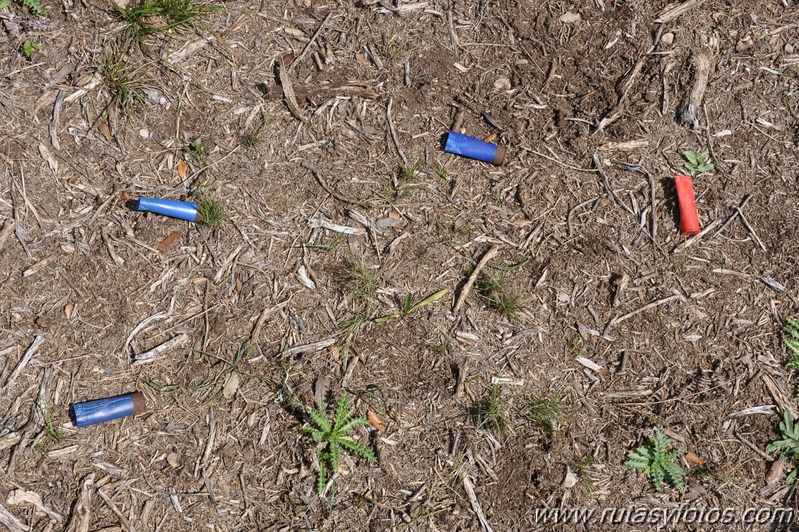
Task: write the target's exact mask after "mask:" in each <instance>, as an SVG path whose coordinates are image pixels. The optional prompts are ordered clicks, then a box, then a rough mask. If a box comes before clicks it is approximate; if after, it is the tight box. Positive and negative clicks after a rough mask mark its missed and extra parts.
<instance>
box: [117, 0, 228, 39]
mask: <svg viewBox="0 0 799 532" xmlns="http://www.w3.org/2000/svg"><path fill="white" fill-rule="evenodd" d="M116 7H117V11H118V12H119V15H120V16H121V17H122V19H123V20H124V21H125V22H127V23H128V25H129V28H130V34H131V39H132V40H133V42H134V43H135V44H136V45H137V46H140V45H142V44H143V43H144V41H145V40H147V38H148V37H151V36H153V35H157V34H163V33H169V32H172V31H186V30H188V29H190V28H194V27H196V26H197V25H199V21H200V19H202V17H204V16H206V15H210V14H211V13H215V12H217V11H220V10H221V9H222V7H221V6H217V5H214V4H211V3H207V2H198V1H197V0H134V1H133V2H131V3H130V4H129V5H127V6H124V7H123V6H121V5H119V4H116Z"/></svg>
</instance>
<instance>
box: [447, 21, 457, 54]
mask: <svg viewBox="0 0 799 532" xmlns="http://www.w3.org/2000/svg"><path fill="white" fill-rule="evenodd" d="M447 31H449V42H450V44H451V45H452V53H453V54H454V55H455V59H457V58H458V36H457V35H455V28H454V26H453V24H452V9H447Z"/></svg>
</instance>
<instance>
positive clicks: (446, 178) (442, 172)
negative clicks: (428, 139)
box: [435, 163, 449, 181]
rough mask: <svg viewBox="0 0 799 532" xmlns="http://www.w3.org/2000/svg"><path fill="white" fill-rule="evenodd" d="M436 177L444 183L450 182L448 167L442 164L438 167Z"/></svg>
mask: <svg viewBox="0 0 799 532" xmlns="http://www.w3.org/2000/svg"><path fill="white" fill-rule="evenodd" d="M435 170H436V175H437V176H438V177H440V178H441V179H443V180H444V181H449V173H447V167H446V166H444V165H443V164H441V163H438V164H437V165H436V168H435Z"/></svg>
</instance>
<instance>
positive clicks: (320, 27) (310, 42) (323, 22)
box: [280, 11, 333, 85]
mask: <svg viewBox="0 0 799 532" xmlns="http://www.w3.org/2000/svg"><path fill="white" fill-rule="evenodd" d="M331 16H333V12H332V11H331V12H330V13H328V14H327V16H326V17H325V19H324V20H323V21H322V23H321V24H319V27H318V28H316V32H315V33H314V34H313V37H311V40H310V41H308V44H306V45H305V48H303V49H302V52H300V55H298V56H297V57H296V58H295V59H294V61H292V62H291V65H289V68H288V70H289V72H291V70H292V69H293V68H294V65H296V64H297V63H299V62H300V61H302V58H303V57H305V54H307V53H308V50H309V49H310V48H311V46H313V43H315V42H316V39H317V38H318V37H319V34H320V33H321V32H322V28H324V27H325V24H327V21H328V20H330V17H331ZM280 83H281V85H282V84H283V80H282V79H281V80H280Z"/></svg>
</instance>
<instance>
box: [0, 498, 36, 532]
mask: <svg viewBox="0 0 799 532" xmlns="http://www.w3.org/2000/svg"><path fill="white" fill-rule="evenodd" d="M0 524H2V525H5V527H6V528H7V529H8V530H9V531H10V532H28V531H29V530H30V528H28V526H27V525H25V524H24V523H23V522H22V521H20V520H19V519H17V518H16V517H14V514H12V513H11V512H9V511H8V510H6V509H5V507H4V506H3V505H2V504H0Z"/></svg>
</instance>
